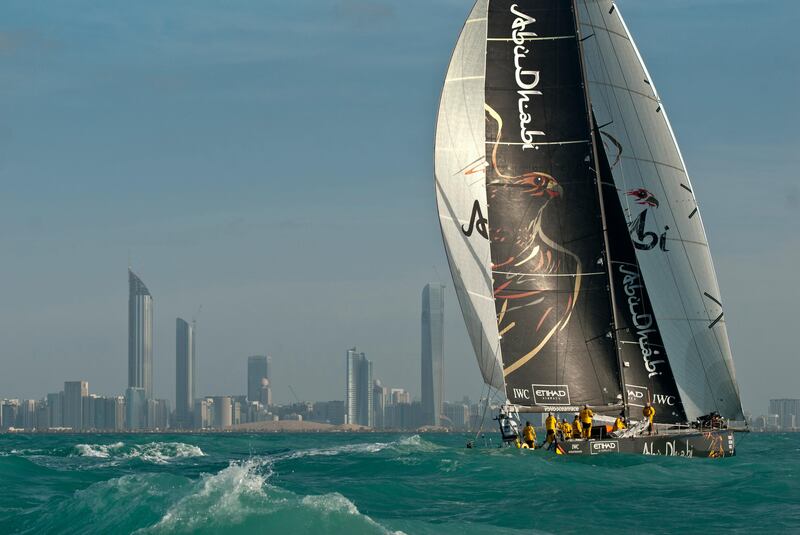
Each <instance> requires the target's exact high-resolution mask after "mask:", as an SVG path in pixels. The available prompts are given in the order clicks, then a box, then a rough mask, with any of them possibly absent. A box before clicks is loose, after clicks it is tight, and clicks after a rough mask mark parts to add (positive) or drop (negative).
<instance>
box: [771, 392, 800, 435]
mask: <svg viewBox="0 0 800 535" xmlns="http://www.w3.org/2000/svg"><path fill="white" fill-rule="evenodd" d="M769 413H770V414H777V415H778V422H777V425H778V426H779V427H780V429H781V431H795V430H796V429H798V427H800V399H771V400H769Z"/></svg>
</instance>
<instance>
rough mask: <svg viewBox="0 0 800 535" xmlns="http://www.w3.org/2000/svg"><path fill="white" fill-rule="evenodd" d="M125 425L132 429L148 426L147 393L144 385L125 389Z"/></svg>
mask: <svg viewBox="0 0 800 535" xmlns="http://www.w3.org/2000/svg"><path fill="white" fill-rule="evenodd" d="M125 427H126V428H127V429H129V430H131V431H136V430H138V429H146V428H147V395H146V393H145V390H144V388H142V387H137V386H129V387H128V388H127V389H126V390H125Z"/></svg>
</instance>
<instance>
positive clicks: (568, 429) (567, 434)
mask: <svg viewBox="0 0 800 535" xmlns="http://www.w3.org/2000/svg"><path fill="white" fill-rule="evenodd" d="M559 427H560V428H561V436H562V437H563V438H564V440H569V439H571V438H572V425H571V424H570V423H569V422H568V421H567V419H566V418H563V419H562V420H561V425H560V426H559Z"/></svg>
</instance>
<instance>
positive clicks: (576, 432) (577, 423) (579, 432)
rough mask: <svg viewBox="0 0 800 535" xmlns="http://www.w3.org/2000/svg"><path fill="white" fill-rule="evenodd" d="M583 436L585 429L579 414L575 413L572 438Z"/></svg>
mask: <svg viewBox="0 0 800 535" xmlns="http://www.w3.org/2000/svg"><path fill="white" fill-rule="evenodd" d="M581 436H583V427H581V418H580V416H578V413H577V412H576V413H575V419H574V420H572V438H581Z"/></svg>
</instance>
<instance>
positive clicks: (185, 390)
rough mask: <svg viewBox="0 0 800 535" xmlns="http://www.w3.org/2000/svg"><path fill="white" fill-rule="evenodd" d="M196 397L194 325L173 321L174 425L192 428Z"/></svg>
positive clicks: (178, 320) (179, 320) (178, 319)
mask: <svg viewBox="0 0 800 535" xmlns="http://www.w3.org/2000/svg"><path fill="white" fill-rule="evenodd" d="M196 396H197V361H196V360H195V332H194V323H192V324H189V323H187V322H186V321H185V320H183V319H181V318H177V319H176V320H175V419H176V422H175V425H176V426H177V427H179V428H182V429H190V428H191V426H192V413H193V412H194V399H195V397H196Z"/></svg>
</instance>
